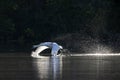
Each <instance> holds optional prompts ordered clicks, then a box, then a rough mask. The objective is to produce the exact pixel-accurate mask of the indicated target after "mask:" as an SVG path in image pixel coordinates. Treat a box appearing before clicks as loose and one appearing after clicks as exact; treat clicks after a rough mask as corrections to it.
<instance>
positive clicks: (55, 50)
mask: <svg viewBox="0 0 120 80" xmlns="http://www.w3.org/2000/svg"><path fill="white" fill-rule="evenodd" d="M33 48H37V49H36V50H35V51H32V54H31V56H32V57H36V58H38V57H41V56H40V55H39V53H41V52H42V51H44V50H45V49H48V48H50V49H51V55H52V56H57V54H58V51H59V50H61V49H63V47H62V46H61V45H58V44H57V43H56V42H43V43H40V44H38V45H33Z"/></svg>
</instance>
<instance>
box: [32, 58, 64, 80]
mask: <svg viewBox="0 0 120 80" xmlns="http://www.w3.org/2000/svg"><path fill="white" fill-rule="evenodd" d="M33 66H34V68H35V70H36V72H37V77H38V78H39V79H40V80H43V79H45V80H46V79H47V80H59V79H61V76H62V57H56V56H53V57H43V58H39V59H33Z"/></svg>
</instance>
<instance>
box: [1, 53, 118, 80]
mask: <svg viewBox="0 0 120 80" xmlns="http://www.w3.org/2000/svg"><path fill="white" fill-rule="evenodd" d="M0 80H120V56H97V55H96V56H91V55H90V56H74V55H73V56H71V57H70V56H66V57H65V56H63V57H44V58H41V59H33V58H31V57H30V56H29V55H23V54H10V53H6V54H0Z"/></svg>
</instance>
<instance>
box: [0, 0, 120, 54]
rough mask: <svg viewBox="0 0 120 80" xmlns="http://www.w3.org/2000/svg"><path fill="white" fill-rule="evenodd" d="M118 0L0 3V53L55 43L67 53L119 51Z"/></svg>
mask: <svg viewBox="0 0 120 80" xmlns="http://www.w3.org/2000/svg"><path fill="white" fill-rule="evenodd" d="M119 4H120V3H119V0H0V51H1V52H4V51H6V52H7V51H31V47H32V45H33V44H38V43H40V42H45V41H55V42H57V43H59V44H61V45H62V46H63V47H65V48H67V49H69V50H70V51H71V52H84V53H85V52H92V51H93V49H94V48H96V47H97V48H99V47H100V49H99V50H102V49H111V52H119V51H120V48H119V47H120V27H119V26H120V15H119V14H120V5H119Z"/></svg>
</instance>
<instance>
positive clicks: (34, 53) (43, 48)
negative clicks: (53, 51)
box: [31, 46, 49, 57]
mask: <svg viewBox="0 0 120 80" xmlns="http://www.w3.org/2000/svg"><path fill="white" fill-rule="evenodd" d="M48 48H49V47H47V46H40V47H38V48H37V49H36V50H35V52H32V55H31V56H32V57H38V56H39V53H41V52H42V51H43V50H45V49H48Z"/></svg>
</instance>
